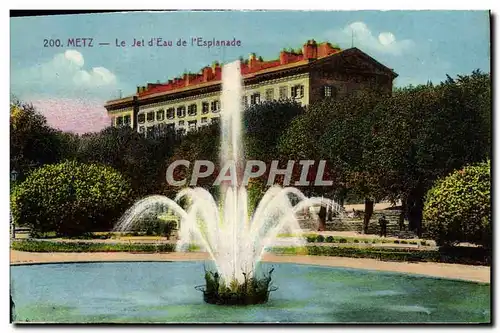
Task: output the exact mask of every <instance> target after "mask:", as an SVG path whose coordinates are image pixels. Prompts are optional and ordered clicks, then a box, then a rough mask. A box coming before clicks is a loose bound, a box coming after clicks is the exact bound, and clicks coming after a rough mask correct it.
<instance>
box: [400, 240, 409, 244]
mask: <svg viewBox="0 0 500 333" xmlns="http://www.w3.org/2000/svg"><path fill="white" fill-rule="evenodd" d="M400 244H408V242H407V241H405V240H402V241H401V242H400Z"/></svg>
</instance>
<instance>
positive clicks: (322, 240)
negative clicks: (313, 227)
mask: <svg viewBox="0 0 500 333" xmlns="http://www.w3.org/2000/svg"><path fill="white" fill-rule="evenodd" d="M324 241H325V237H324V236H323V235H318V236H316V243H323V242H324Z"/></svg>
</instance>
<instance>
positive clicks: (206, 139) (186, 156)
mask: <svg viewBox="0 0 500 333" xmlns="http://www.w3.org/2000/svg"><path fill="white" fill-rule="evenodd" d="M219 150H220V127H219V124H217V123H212V124H210V125H208V126H203V127H201V128H199V129H198V130H196V131H190V132H188V133H187V134H186V135H185V136H184V137H183V138H182V140H181V141H180V143H179V144H178V145H177V146H176V147H175V150H174V152H173V154H172V156H171V157H170V158H169V159H168V160H167V161H166V163H165V171H166V168H167V167H168V165H170V164H171V163H173V162H174V161H177V160H186V161H189V162H190V166H189V168H187V169H186V168H184V167H178V168H176V169H175V170H174V179H175V180H180V179H186V186H188V185H189V182H190V181H191V175H192V174H193V166H194V162H195V161H196V160H207V161H210V162H212V163H214V165H215V171H214V173H213V174H212V175H211V176H209V177H206V178H200V179H199V180H198V181H197V186H200V187H203V188H206V189H207V190H209V191H211V192H212V194H217V191H216V188H214V187H213V186H212V185H213V183H214V181H215V179H216V177H217V175H218V172H219V170H220V166H219ZM202 171H205V169H203V170H202ZM163 177H164V178H163V179H165V172H164V173H163ZM163 184H165V185H164V189H163V192H164V193H165V194H166V195H168V196H175V194H176V193H177V192H178V191H179V188H178V187H176V186H172V185H169V184H166V183H165V180H164V183H163Z"/></svg>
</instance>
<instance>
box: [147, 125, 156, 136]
mask: <svg viewBox="0 0 500 333" xmlns="http://www.w3.org/2000/svg"><path fill="white" fill-rule="evenodd" d="M154 130H155V128H154V127H153V126H148V127H147V128H146V136H147V137H151V136H152V135H153V133H154Z"/></svg>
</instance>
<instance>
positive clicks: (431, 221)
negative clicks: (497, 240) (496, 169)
mask: <svg viewBox="0 0 500 333" xmlns="http://www.w3.org/2000/svg"><path fill="white" fill-rule="evenodd" d="M490 167H491V166H490V161H488V162H484V163H481V164H478V165H473V166H467V167H464V168H463V169H462V170H458V171H455V172H454V173H452V174H450V175H448V176H447V177H445V178H443V179H441V180H439V181H437V182H436V183H435V185H434V187H432V188H431V189H430V190H429V192H428V193H427V195H426V199H425V204H424V210H423V219H424V223H425V224H424V225H425V227H426V229H427V231H428V233H429V235H430V237H431V238H433V239H434V240H435V241H436V243H437V244H438V245H454V244H456V243H458V242H470V243H474V244H478V245H483V246H485V247H491V241H492V227H491V194H490V193H491V176H490Z"/></svg>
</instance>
